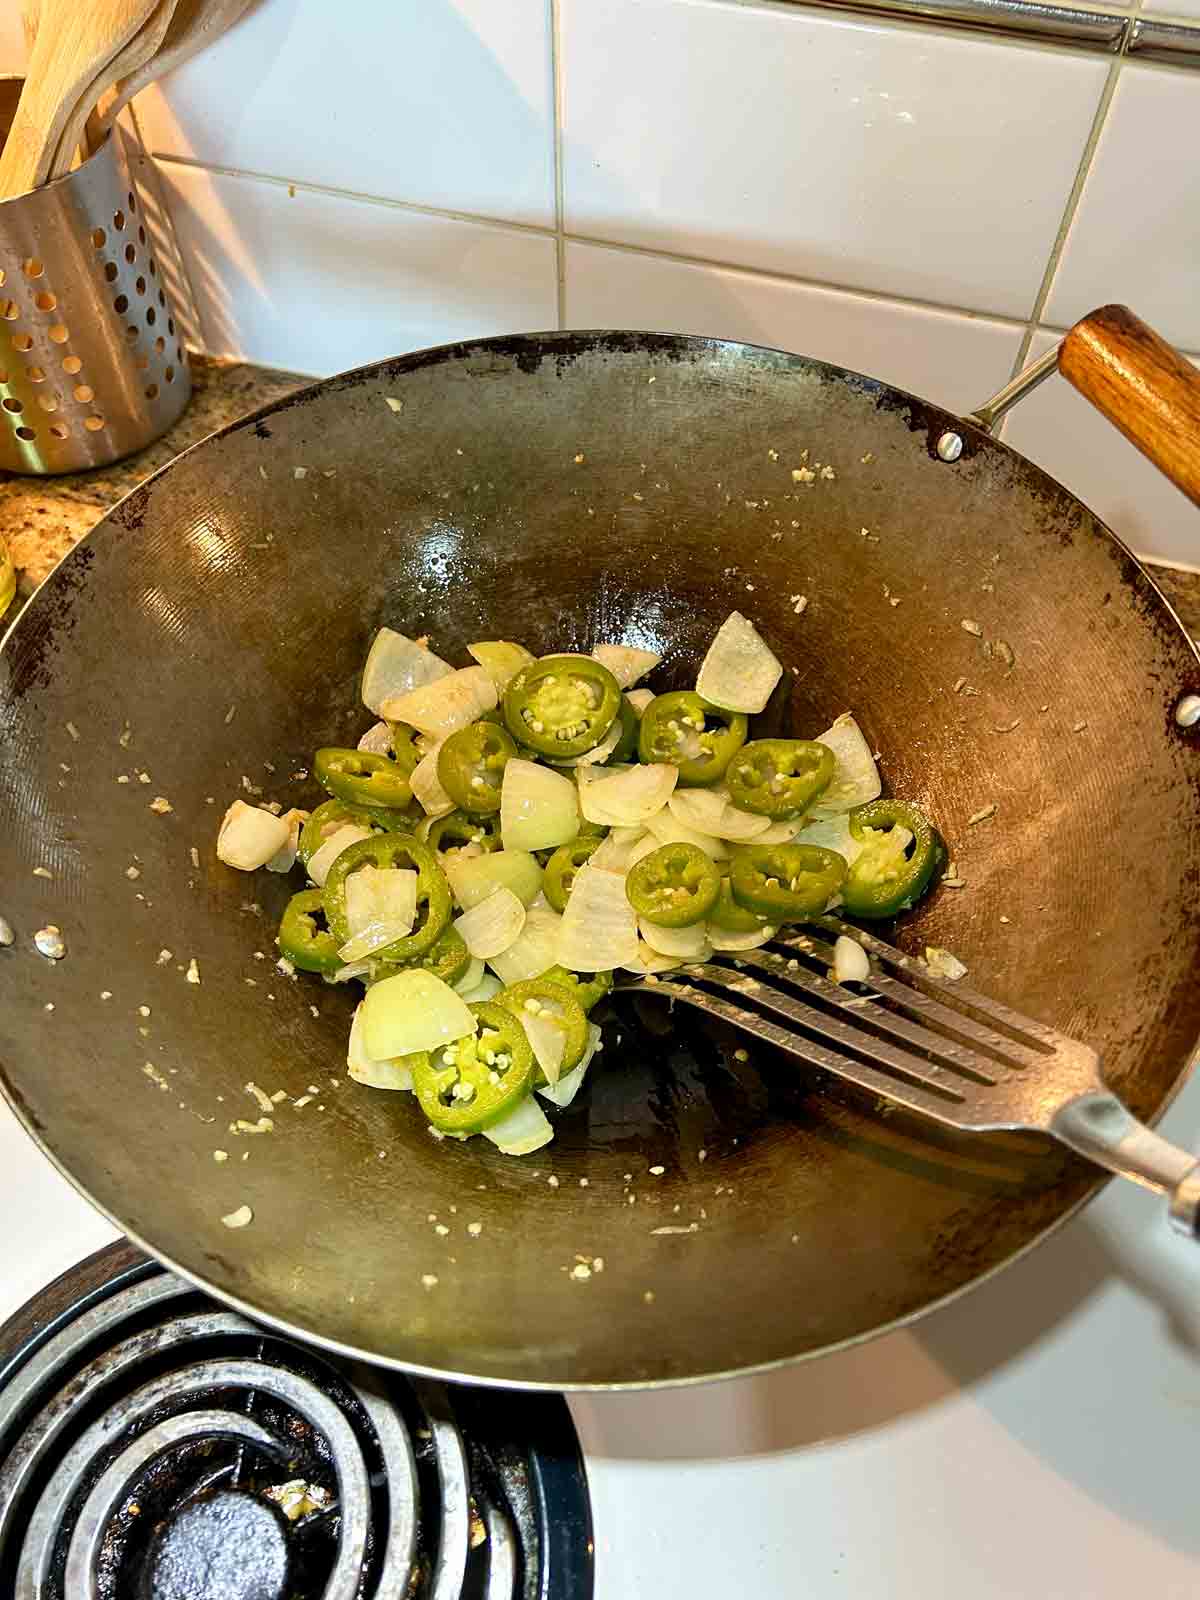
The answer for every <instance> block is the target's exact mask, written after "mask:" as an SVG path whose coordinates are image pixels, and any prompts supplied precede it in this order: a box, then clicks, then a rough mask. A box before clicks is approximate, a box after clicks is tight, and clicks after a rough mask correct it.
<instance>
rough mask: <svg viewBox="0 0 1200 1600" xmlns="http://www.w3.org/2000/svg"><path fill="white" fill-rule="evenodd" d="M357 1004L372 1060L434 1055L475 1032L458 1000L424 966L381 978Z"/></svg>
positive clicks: (471, 1019)
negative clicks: (425, 1052) (427, 1052)
mask: <svg viewBox="0 0 1200 1600" xmlns="http://www.w3.org/2000/svg"><path fill="white" fill-rule="evenodd" d="M362 1004H363V1043H364V1045H365V1046H366V1049H367V1052H368V1054H369V1055H371V1056H373V1057H375V1059H376V1060H379V1059H380V1058H381V1057H386V1056H411V1055H414V1054H415V1053H416V1052H417V1051H418V1050H436V1049H437V1047H438V1046H439V1045H443V1044H452V1043H453V1042H454V1040H455V1039H463V1038H465V1037H466V1036H467V1034H470V1033H474V1032H475V1018H474V1016H473V1015H472V1014H471V1012H470V1011H469V1010H468V1009H467V1005H466V1002H465V1001H464V1000H463V998H462V996H461V995H457V994H455V992H454V990H453V989H452V988H451V987H450V985H449V984H448V983H443V982H442V980H441V979H440V978H438V977H435V976H434V974H433V973H432V972H427V971H426V970H425V968H424V967H411V968H409V969H408V970H407V971H405V972H397V973H395V974H393V976H392V977H390V978H381V979H380V981H379V982H378V983H375V984H372V985H371V987H370V988H369V989H368V990H367V997H366V999H365V1000H364V1001H363V1003H362Z"/></svg>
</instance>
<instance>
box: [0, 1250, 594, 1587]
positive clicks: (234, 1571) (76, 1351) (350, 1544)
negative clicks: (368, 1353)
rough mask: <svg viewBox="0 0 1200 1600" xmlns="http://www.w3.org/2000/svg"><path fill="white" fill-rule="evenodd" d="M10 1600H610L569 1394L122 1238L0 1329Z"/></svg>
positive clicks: (4, 1566) (2, 1512)
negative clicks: (244, 1304) (158, 1255)
mask: <svg viewBox="0 0 1200 1600" xmlns="http://www.w3.org/2000/svg"><path fill="white" fill-rule="evenodd" d="M0 1594H3V1595H4V1596H13V1597H15V1600H590V1596H591V1594H592V1541H591V1517H590V1509H589V1502H588V1494H587V1486H586V1482H585V1479H584V1473H583V1465H582V1461H581V1458H580V1454H579V1446H578V1443H577V1441H576V1438H575V1434H574V1430H573V1428H572V1425H571V1421H570V1416H569V1413H568V1411H567V1407H566V1404H565V1402H564V1401H563V1400H562V1399H561V1398H559V1397H557V1396H547V1395H543V1394H524V1393H520V1394H512V1393H506V1392H503V1391H498V1390H486V1389H471V1388H466V1387H463V1386H447V1385H443V1384H439V1383H433V1382H429V1381H427V1380H424V1379H418V1378H413V1379H410V1380H405V1379H403V1378H399V1377H397V1376H396V1375H394V1374H392V1373H384V1372H381V1371H378V1370H376V1369H373V1368H370V1367H365V1366H359V1365H356V1364H354V1363H352V1362H349V1361H340V1360H337V1359H335V1358H332V1357H329V1356H327V1355H325V1354H324V1353H323V1352H318V1351H315V1350H310V1349H307V1348H306V1347H305V1346H303V1345H299V1344H296V1343H294V1342H292V1341H290V1340H287V1339H284V1338H280V1337H277V1336H276V1335H274V1334H272V1333H268V1332H264V1331H263V1330H262V1329H259V1328H256V1327H255V1326H254V1325H253V1324H252V1323H250V1322H247V1321H246V1320H245V1319H244V1318H242V1317H239V1316H237V1315H235V1314H234V1313H233V1312H230V1311H226V1310H224V1309H223V1308H222V1307H220V1306H218V1305H216V1304H214V1303H213V1302H212V1301H210V1300H207V1299H205V1298H204V1296H203V1295H201V1294H200V1293H199V1292H198V1291H196V1290H195V1289H193V1288H192V1287H191V1286H190V1285H188V1284H185V1283H183V1282H181V1281H180V1280H179V1279H178V1278H175V1277H172V1276H171V1275H170V1274H169V1273H167V1272H164V1271H163V1270H162V1269H161V1268H160V1267H158V1266H157V1265H156V1264H155V1263H153V1262H151V1261H148V1260H147V1259H146V1257H144V1256H143V1255H141V1254H140V1253H139V1252H138V1251H136V1250H134V1249H133V1248H132V1247H131V1246H129V1245H126V1244H124V1243H120V1244H116V1245H112V1246H110V1247H109V1248H108V1249H107V1250H102V1251H100V1252H98V1253H97V1254H96V1255H94V1256H92V1257H90V1258H89V1259H88V1260H87V1261H84V1262H83V1263H81V1264H80V1266H78V1267H76V1268H75V1269H73V1270H72V1271H71V1272H68V1273H66V1274H64V1275H63V1277H61V1278H59V1279H58V1280H57V1281H56V1282H55V1283H54V1284H52V1285H51V1286H50V1287H49V1288H48V1289H47V1290H45V1291H44V1293H43V1294H42V1295H40V1296H39V1297H38V1299H37V1301H36V1303H33V1304H31V1305H30V1306H27V1307H26V1308H25V1309H24V1310H23V1311H21V1312H19V1313H18V1314H17V1316H16V1317H14V1318H13V1319H12V1320H11V1321H10V1322H8V1323H6V1324H5V1325H4V1327H3V1328H0Z"/></svg>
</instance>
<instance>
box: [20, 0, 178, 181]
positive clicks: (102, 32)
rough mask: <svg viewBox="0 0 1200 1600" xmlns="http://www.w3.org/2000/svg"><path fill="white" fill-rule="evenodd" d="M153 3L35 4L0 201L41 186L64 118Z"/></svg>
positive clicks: (65, 0)
mask: <svg viewBox="0 0 1200 1600" xmlns="http://www.w3.org/2000/svg"><path fill="white" fill-rule="evenodd" d="M157 3H158V0H88V3H87V5H85V6H83V7H81V6H80V5H79V0H40V4H39V7H38V23H37V37H36V39H35V40H34V45H33V54H32V56H31V57H30V61H29V70H28V73H27V74H26V78H25V87H24V89H23V90H22V92H21V100H20V103H19V105H18V106H17V114H16V116H15V117H14V119H13V125H12V128H11V129H10V131H9V135H8V138H7V140H6V141H5V144H4V150H3V153H2V154H0V197H7V196H10V195H17V194H27V193H28V192H29V190H30V189H36V188H37V186H38V185H39V184H41V183H45V181H46V179H47V177H48V176H49V172H50V166H51V163H52V162H53V160H54V153H55V151H56V150H57V148H58V142H59V139H60V138H61V136H62V132H63V128H64V127H65V125H66V122H67V119H68V117H70V115H71V113H72V111H73V110H74V109H75V107H76V105H77V104H78V102H79V99H80V97H81V96H82V95H83V93H84V92H85V90H86V89H87V88H88V86H89V85H90V84H91V83H93V82H95V80H96V79H97V78H98V77H99V76H100V74H101V72H102V71H103V70H104V65H105V63H106V62H108V61H111V60H112V58H113V56H115V55H116V53H117V51H118V50H120V49H121V48H122V47H123V46H124V45H126V44H128V43H129V41H130V39H132V38H133V36H134V34H135V33H136V32H137V31H138V29H139V28H140V27H141V26H142V25H143V23H145V22H146V20H147V19H148V18H149V17H150V15H151V14H152V12H153V11H154V9H155V6H156V4H157Z"/></svg>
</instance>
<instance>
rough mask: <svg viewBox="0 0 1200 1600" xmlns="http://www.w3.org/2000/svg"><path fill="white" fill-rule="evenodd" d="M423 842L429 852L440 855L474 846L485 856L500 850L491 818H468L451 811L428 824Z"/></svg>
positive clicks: (465, 815) (498, 833)
mask: <svg viewBox="0 0 1200 1600" xmlns="http://www.w3.org/2000/svg"><path fill="white" fill-rule="evenodd" d="M425 842H426V844H427V845H428V846H429V848H430V849H431V850H435V851H436V852H437V853H438V855H441V854H442V853H443V852H444V851H447V850H462V849H464V848H466V847H469V846H471V845H476V846H478V848H479V849H480V850H482V851H483V852H485V853H486V854H490V853H491V851H493V850H499V849H500V830H499V826H498V823H497V819H496V818H495V817H494V816H493V817H468V816H467V814H466V813H465V812H463V811H451V812H450V813H449V814H448V815H447V816H444V817H438V818H436V819H435V821H433V822H431V823H430V824H429V829H428V831H427V833H426V835H425Z"/></svg>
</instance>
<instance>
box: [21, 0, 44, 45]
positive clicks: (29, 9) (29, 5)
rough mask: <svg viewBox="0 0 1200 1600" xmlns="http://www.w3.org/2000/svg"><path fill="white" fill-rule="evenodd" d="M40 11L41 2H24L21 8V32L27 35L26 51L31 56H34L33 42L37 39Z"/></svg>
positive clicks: (31, 0) (29, 0)
mask: <svg viewBox="0 0 1200 1600" xmlns="http://www.w3.org/2000/svg"><path fill="white" fill-rule="evenodd" d="M40 10H41V5H40V0H24V4H23V5H22V6H21V31H22V32H23V33H24V35H25V51H26V54H27V55H29V56H32V55H33V42H34V40H35V39H36V38H37V31H38V14H39V12H40Z"/></svg>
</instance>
